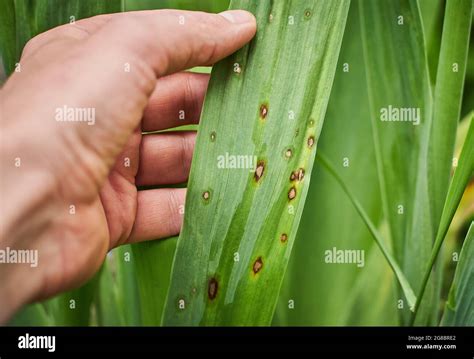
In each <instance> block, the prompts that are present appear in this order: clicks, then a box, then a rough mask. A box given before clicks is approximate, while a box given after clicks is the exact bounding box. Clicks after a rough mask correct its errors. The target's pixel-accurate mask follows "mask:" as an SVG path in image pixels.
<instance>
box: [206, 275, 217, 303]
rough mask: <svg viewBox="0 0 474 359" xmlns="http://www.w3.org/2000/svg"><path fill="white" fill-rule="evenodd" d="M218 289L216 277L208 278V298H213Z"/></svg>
mask: <svg viewBox="0 0 474 359" xmlns="http://www.w3.org/2000/svg"><path fill="white" fill-rule="evenodd" d="M218 289H219V283H218V282H217V279H216V278H211V279H210V280H209V285H208V287H207V295H208V296H209V299H210V300H213V299H214V298H215V297H217V290H218Z"/></svg>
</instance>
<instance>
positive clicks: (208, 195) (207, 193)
mask: <svg viewBox="0 0 474 359" xmlns="http://www.w3.org/2000/svg"><path fill="white" fill-rule="evenodd" d="M209 198H211V193H210V192H209V191H205V192H203V193H202V199H203V200H205V201H208V200H209Z"/></svg>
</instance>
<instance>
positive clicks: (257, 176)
mask: <svg viewBox="0 0 474 359" xmlns="http://www.w3.org/2000/svg"><path fill="white" fill-rule="evenodd" d="M264 171H265V162H264V161H259V162H258V163H257V168H256V169H255V174H254V178H255V181H257V182H258V181H260V178H262V176H263V172H264Z"/></svg>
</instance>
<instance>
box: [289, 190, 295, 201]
mask: <svg viewBox="0 0 474 359" xmlns="http://www.w3.org/2000/svg"><path fill="white" fill-rule="evenodd" d="M295 197H296V187H291V188H290V190H289V191H288V199H289V200H290V201H291V200H293V199H295Z"/></svg>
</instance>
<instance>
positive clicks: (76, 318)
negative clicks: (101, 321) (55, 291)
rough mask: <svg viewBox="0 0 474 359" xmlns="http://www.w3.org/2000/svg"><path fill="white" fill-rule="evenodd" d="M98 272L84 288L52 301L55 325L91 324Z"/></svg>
mask: <svg viewBox="0 0 474 359" xmlns="http://www.w3.org/2000/svg"><path fill="white" fill-rule="evenodd" d="M100 276H101V273H100V272H98V273H96V274H95V275H94V277H92V278H91V279H90V280H89V281H88V282H87V283H86V284H84V285H83V286H81V287H79V288H77V289H74V290H70V291H67V292H65V293H62V294H60V295H59V296H57V297H56V298H54V299H53V300H52V303H51V304H52V305H51V309H52V312H51V316H52V317H53V318H54V325H67V326H86V325H89V324H90V314H91V306H92V303H93V300H94V296H95V293H96V292H97V288H98V285H99V280H100Z"/></svg>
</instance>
